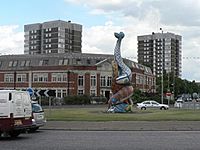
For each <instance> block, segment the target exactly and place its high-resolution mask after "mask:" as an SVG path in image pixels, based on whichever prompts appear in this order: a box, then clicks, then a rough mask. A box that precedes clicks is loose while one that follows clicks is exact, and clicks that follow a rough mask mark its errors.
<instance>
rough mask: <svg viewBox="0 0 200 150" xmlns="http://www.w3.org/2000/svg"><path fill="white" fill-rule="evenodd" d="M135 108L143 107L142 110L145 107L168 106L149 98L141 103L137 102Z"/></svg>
mask: <svg viewBox="0 0 200 150" xmlns="http://www.w3.org/2000/svg"><path fill="white" fill-rule="evenodd" d="M137 108H139V109H143V110H146V109H147V108H158V109H161V110H162V109H164V110H166V109H169V106H168V105H165V104H160V103H158V102H156V101H153V100H149V101H144V102H142V103H137Z"/></svg>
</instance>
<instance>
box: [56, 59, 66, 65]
mask: <svg viewBox="0 0 200 150" xmlns="http://www.w3.org/2000/svg"><path fill="white" fill-rule="evenodd" d="M67 64H68V59H60V60H59V62H58V65H60V66H61V65H67Z"/></svg>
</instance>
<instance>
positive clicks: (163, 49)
mask: <svg viewBox="0 0 200 150" xmlns="http://www.w3.org/2000/svg"><path fill="white" fill-rule="evenodd" d="M160 31H161V32H162V54H161V55H162V56H161V58H162V70H161V103H162V104H163V70H164V69H163V67H164V65H163V62H164V61H163V58H164V41H163V30H162V28H160Z"/></svg>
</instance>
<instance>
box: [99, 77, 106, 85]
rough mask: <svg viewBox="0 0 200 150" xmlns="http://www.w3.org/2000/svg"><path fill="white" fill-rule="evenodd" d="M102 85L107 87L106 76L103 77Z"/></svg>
mask: <svg viewBox="0 0 200 150" xmlns="http://www.w3.org/2000/svg"><path fill="white" fill-rule="evenodd" d="M100 84H101V86H106V77H105V76H101V79H100Z"/></svg>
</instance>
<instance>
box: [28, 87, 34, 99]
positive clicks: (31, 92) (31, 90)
mask: <svg viewBox="0 0 200 150" xmlns="http://www.w3.org/2000/svg"><path fill="white" fill-rule="evenodd" d="M26 91H28V93H29V94H30V96H31V97H32V96H33V95H34V90H33V89H32V88H28V89H27V90H26Z"/></svg>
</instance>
